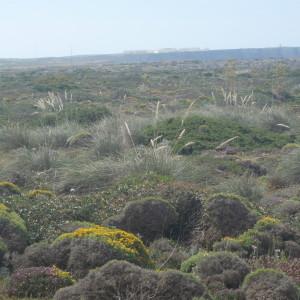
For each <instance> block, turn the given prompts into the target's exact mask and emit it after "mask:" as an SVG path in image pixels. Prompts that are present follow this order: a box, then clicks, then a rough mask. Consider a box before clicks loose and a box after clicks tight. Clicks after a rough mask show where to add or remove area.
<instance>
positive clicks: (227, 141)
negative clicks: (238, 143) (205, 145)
mask: <svg viewBox="0 0 300 300" xmlns="http://www.w3.org/2000/svg"><path fill="white" fill-rule="evenodd" d="M238 138H239V136H234V137H232V138H230V139H228V140H226V141H225V142H223V143H221V144H220V145H218V146H217V147H216V148H215V149H216V150H222V149H224V147H225V146H227V145H228V144H229V143H231V142H232V141H234V140H236V139H238Z"/></svg>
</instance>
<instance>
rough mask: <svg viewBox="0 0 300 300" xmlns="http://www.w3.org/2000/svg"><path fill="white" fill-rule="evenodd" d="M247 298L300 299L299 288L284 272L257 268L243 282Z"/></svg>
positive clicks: (248, 299)
mask: <svg viewBox="0 0 300 300" xmlns="http://www.w3.org/2000/svg"><path fill="white" fill-rule="evenodd" d="M243 290H244V291H245V296H246V300H250V299H251V300H252V299H253V300H259V299H266V300H271V299H282V300H297V299H299V296H300V295H299V289H298V287H297V286H296V284H295V283H294V282H293V281H292V280H291V279H290V278H289V277H287V276H286V275H285V274H284V273H282V272H280V271H277V270H274V269H257V270H256V271H254V272H252V273H250V274H249V275H247V277H246V278H245V280H244V282H243Z"/></svg>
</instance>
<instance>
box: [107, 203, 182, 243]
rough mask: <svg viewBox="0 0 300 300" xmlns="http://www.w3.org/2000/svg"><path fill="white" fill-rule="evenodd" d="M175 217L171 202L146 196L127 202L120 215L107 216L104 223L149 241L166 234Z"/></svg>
mask: <svg viewBox="0 0 300 300" xmlns="http://www.w3.org/2000/svg"><path fill="white" fill-rule="evenodd" d="M177 219H178V216H177V213H176V211H175V209H174V207H173V206H172V205H171V204H169V203H168V202H166V201H164V200H161V199H156V198H146V199H143V200H138V201H132V202H129V203H128V204H127V205H126V207H125V208H124V210H123V212H122V213H121V214H120V215H117V216H114V217H111V218H109V219H108V220H106V222H105V224H106V225H109V226H115V227H117V228H121V229H123V230H126V231H129V232H133V233H135V234H138V235H140V236H141V238H142V239H143V241H145V242H151V241H153V240H154V239H158V238H160V237H163V236H168V235H169V234H170V229H171V226H172V225H174V224H176V222H177Z"/></svg>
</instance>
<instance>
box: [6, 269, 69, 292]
mask: <svg viewBox="0 0 300 300" xmlns="http://www.w3.org/2000/svg"><path fill="white" fill-rule="evenodd" d="M73 283H74V280H73V278H72V277H71V275H70V274H69V273H67V272H63V271H61V270H60V269H58V268H56V267H47V268H45V267H36V268H25V269H19V270H17V271H16V272H15V273H13V274H12V276H11V278H10V282H9V285H8V294H9V295H10V296H15V297H33V298H37V297H52V296H53V295H54V294H55V292H56V291H57V290H59V289H60V288H63V287H66V286H69V285H72V284H73Z"/></svg>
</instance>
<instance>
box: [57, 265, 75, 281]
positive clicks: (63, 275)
mask: <svg viewBox="0 0 300 300" xmlns="http://www.w3.org/2000/svg"><path fill="white" fill-rule="evenodd" d="M52 271H53V273H54V274H55V275H56V276H57V277H59V278H62V279H67V280H70V281H72V282H75V280H74V279H73V277H72V276H71V274H70V273H69V272H65V271H62V270H61V269H59V268H58V267H56V266H53V267H52Z"/></svg>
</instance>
